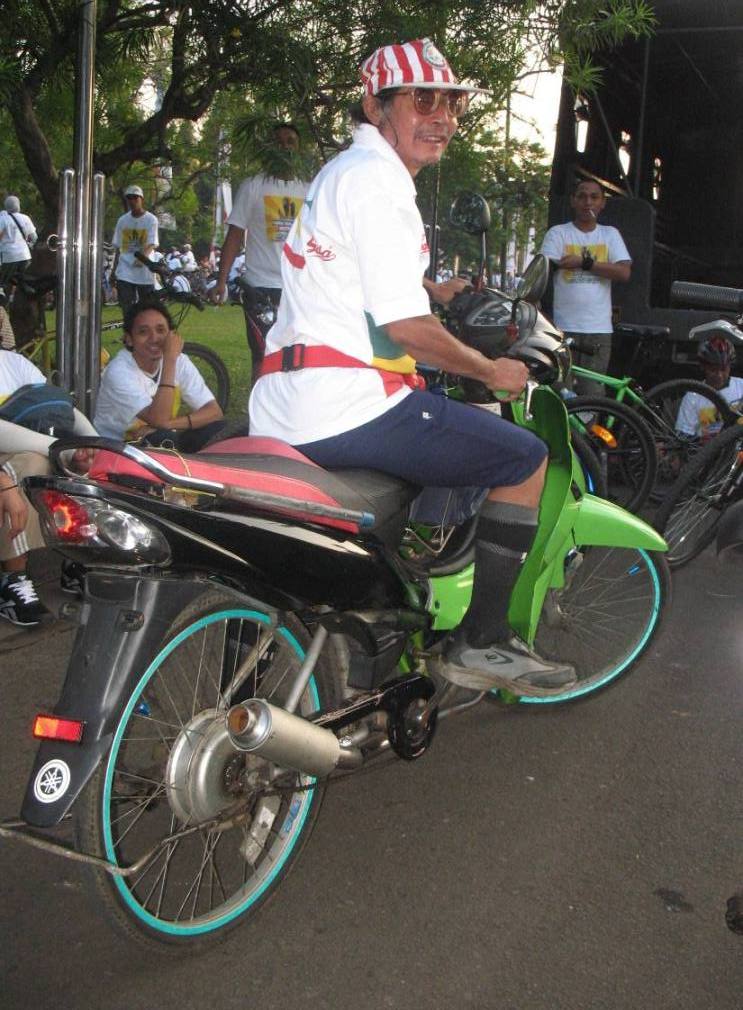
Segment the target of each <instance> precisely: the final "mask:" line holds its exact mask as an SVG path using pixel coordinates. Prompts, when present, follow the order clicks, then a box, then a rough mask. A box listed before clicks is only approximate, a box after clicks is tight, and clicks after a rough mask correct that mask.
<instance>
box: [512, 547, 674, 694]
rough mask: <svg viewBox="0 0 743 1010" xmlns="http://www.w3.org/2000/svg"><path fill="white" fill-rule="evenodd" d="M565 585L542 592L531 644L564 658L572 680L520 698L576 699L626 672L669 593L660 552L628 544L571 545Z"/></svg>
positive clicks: (649, 634) (660, 615)
mask: <svg viewBox="0 0 743 1010" xmlns="http://www.w3.org/2000/svg"><path fill="white" fill-rule="evenodd" d="M565 575H566V578H565V585H564V587H562V588H560V589H553V590H550V592H549V593H548V594H547V598H546V600H545V604H544V608H543V610H542V617H541V620H540V622H539V627H538V628H537V634H536V639H535V648H536V650H537V652H538V653H539V655H540V656H544V657H545V659H555V660H560V661H562V662H567V663H571V664H572V665H573V666H574V667H575V670H576V674H577V676H578V683H577V684H576V685H575V686H574V687H572V688H570V689H568V690H567V691H565V693H564V694H557V695H550V696H548V697H543V698H540V697H527V696H522V697H521V698H520V699H519V700H520V702H521V703H522V704H554V703H564V702H568V701H576V700H578V699H580V698H584V697H585V696H586V695H588V694H593V693H595V692H596V691H598V690H601V689H602V688H604V687H607V686H608V685H609V684H611V683H613V682H614V681H616V680H617V679H618V678H619V677H620V676H622V675H623V674H625V673H627V672H628V670H629V669H630V668H631V667H632V666H633V665H634V664H635V662H636V661H637V660H638V659H639V658H640V656H641V655H642V654H643V653H644V652H645V650H646V649H647V648H648V646H649V645H650V643H651V642H652V640H653V637H654V636H655V634H656V632H657V631H658V629H659V627H660V625H661V621H662V619H663V616H664V614H665V612H666V610H667V607H668V604H669V602H670V597H671V576H670V572H669V570H668V564H667V563H666V560H665V557H664V555H663V554H661V553H659V552H655V551H646V550H642V549H639V548H636V547H584V548H580V547H579V548H576V550H575V551H573V552H571V554H569V555H568V557H567V559H566V572H565Z"/></svg>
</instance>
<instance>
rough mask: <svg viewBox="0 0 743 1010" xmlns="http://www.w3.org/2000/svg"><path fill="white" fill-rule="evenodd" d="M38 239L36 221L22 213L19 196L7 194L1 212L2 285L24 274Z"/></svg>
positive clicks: (0, 263)
mask: <svg viewBox="0 0 743 1010" xmlns="http://www.w3.org/2000/svg"><path fill="white" fill-rule="evenodd" d="M36 239H37V235H36V228H35V227H34V223H33V221H32V220H31V218H30V217H29V216H28V214H21V203H20V200H19V199H18V197H17V196H6V198H5V209H4V210H3V211H1V212H0V285H3V286H4V285H6V284H8V283H9V282H10V281H13V280H15V279H16V278H19V277H21V276H22V275H23V273H24V271H25V270H26V267H27V266H28V264H29V263H30V262H31V246H33V244H34V243H35V242H36Z"/></svg>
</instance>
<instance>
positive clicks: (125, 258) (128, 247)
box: [112, 186, 159, 312]
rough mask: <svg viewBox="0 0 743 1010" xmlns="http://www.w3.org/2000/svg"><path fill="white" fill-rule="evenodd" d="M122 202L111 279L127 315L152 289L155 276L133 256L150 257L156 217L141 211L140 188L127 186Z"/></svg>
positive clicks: (142, 199) (154, 245)
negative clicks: (127, 311)
mask: <svg viewBox="0 0 743 1010" xmlns="http://www.w3.org/2000/svg"><path fill="white" fill-rule="evenodd" d="M124 199H125V200H126V203H127V208H128V209H127V211H126V213H124V214H122V215H121V217H120V218H119V220H118V221H117V222H116V227H115V228H114V237H113V241H112V245H113V246H114V247H115V249H116V254H115V256H114V276H115V277H116V289H117V291H118V293H119V305H120V306H121V308H122V310H123V311H124V312H126V310H127V309H128V308H129V306H130V305H133V304H134V303H135V302H138V301H140V299H142V298H144V297H145V296H147V295H151V294H152V292H153V291H154V290H155V280H154V275H153V274H152V272H151V271H150V270H149V269H148V268H147V266H146V265H145V264H144V263H141V262H140V261H139V260H138V259H137V258H136V256H135V255H134V254H135V253H138V252H139V253H144V255H145V256H149V255H150V254H151V253H152V251H153V250H154V249H155V248H156V246H157V244H158V241H159V239H158V228H157V218H156V217H155V215H154V214H151V213H150V212H149V211H148V210H145V209H144V193H143V192H142V187H141V186H127V188H126V189H125V190H124Z"/></svg>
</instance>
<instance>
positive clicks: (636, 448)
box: [565, 396, 656, 512]
mask: <svg viewBox="0 0 743 1010" xmlns="http://www.w3.org/2000/svg"><path fill="white" fill-rule="evenodd" d="M565 406H566V407H567V411H568V416H569V418H570V425H571V427H572V428H574V429H575V430H577V431H578V432H579V434H581V435H583V437H584V438H585V439H586V440H587V441H588V443H589V445H590V446H591V448H592V449H593V451H594V452H595V453H596V455H597V456H598V458H599V462H600V464H601V468H602V471H603V474H604V478H605V481H606V488H607V498H609V500H610V501H613V502H616V504H617V505H621V506H622V507H623V508H626V509H629V511H631V512H632V511H636V510H637V509H639V508H640V507H641V506H642V504H643V503H644V502H645V499H646V498H647V496H648V494H649V493H650V489H651V488H652V486H653V481H654V479H655V469H656V457H655V444H654V443H653V437H652V435H651V433H650V430H649V428H648V426H647V425H646V424H645V422H644V421H643V420H642V418H641V417H640V416H639V414H637V412H636V411H634V410H632V409H631V408H630V407H627V406H625V405H624V404H622V403H617V401H616V400H611V399H609V398H608V397H603V396H574V397H572V398H571V399H569V400H567V401H566V402H565Z"/></svg>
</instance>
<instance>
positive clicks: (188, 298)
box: [163, 284, 204, 312]
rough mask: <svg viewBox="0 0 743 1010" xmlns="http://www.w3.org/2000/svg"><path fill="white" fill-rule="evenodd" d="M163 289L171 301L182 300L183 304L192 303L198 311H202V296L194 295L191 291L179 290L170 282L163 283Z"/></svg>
mask: <svg viewBox="0 0 743 1010" xmlns="http://www.w3.org/2000/svg"><path fill="white" fill-rule="evenodd" d="M163 290H164V291H165V294H166V295H167V296H168V298H169V299H170V300H171V301H172V302H182V303H183V304H184V305H193V306H194V307H195V308H197V309H198V310H199V312H203V311H204V300H203V298H199V296H198V295H195V294H194V293H193V291H179V290H178V289H177V288H174V287H172V286H171V285H170V284H165V285H164V287H163Z"/></svg>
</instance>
